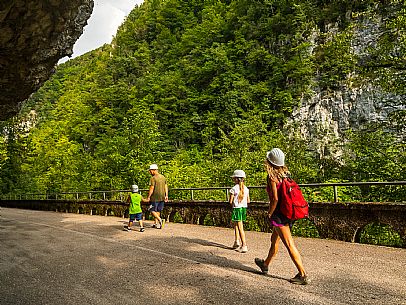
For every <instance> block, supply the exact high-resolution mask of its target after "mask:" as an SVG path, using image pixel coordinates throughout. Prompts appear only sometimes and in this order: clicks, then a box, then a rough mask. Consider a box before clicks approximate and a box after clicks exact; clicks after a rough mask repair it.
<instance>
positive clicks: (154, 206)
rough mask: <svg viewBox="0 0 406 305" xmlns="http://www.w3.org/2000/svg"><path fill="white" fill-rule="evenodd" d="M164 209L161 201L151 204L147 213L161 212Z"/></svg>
mask: <svg viewBox="0 0 406 305" xmlns="http://www.w3.org/2000/svg"><path fill="white" fill-rule="evenodd" d="M163 209H164V202H163V201H156V202H151V204H150V206H149V209H148V211H150V212H161V211H162V210H163Z"/></svg>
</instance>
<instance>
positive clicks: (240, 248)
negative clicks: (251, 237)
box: [236, 246, 248, 253]
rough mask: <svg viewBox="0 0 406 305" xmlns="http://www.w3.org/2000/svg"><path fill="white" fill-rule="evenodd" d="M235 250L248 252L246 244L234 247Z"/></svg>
mask: <svg viewBox="0 0 406 305" xmlns="http://www.w3.org/2000/svg"><path fill="white" fill-rule="evenodd" d="M236 251H238V252H240V253H247V252H248V247H247V246H241V247H239V248H238V249H236Z"/></svg>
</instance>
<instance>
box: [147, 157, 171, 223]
mask: <svg viewBox="0 0 406 305" xmlns="http://www.w3.org/2000/svg"><path fill="white" fill-rule="evenodd" d="M148 171H149V173H150V174H151V176H152V177H151V180H150V181H149V193H148V201H149V202H150V206H149V211H150V212H151V214H152V216H154V218H155V220H154V221H155V224H154V225H153V227H154V228H157V229H162V228H163V227H164V225H165V220H164V219H161V211H162V210H163V208H164V202H168V184H167V183H166V178H165V177H164V176H163V175H161V174H160V173H159V172H158V165H156V164H151V165H150V167H149V170H148Z"/></svg>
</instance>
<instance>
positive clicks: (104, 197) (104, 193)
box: [103, 192, 106, 200]
mask: <svg viewBox="0 0 406 305" xmlns="http://www.w3.org/2000/svg"><path fill="white" fill-rule="evenodd" d="M103 200H106V192H103Z"/></svg>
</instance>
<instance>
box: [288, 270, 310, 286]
mask: <svg viewBox="0 0 406 305" xmlns="http://www.w3.org/2000/svg"><path fill="white" fill-rule="evenodd" d="M289 282H291V283H292V284H296V285H307V284H308V283H309V282H310V281H309V279H308V278H307V275H300V273H298V274H296V275H295V277H293V278H291V279H290V280H289Z"/></svg>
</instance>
